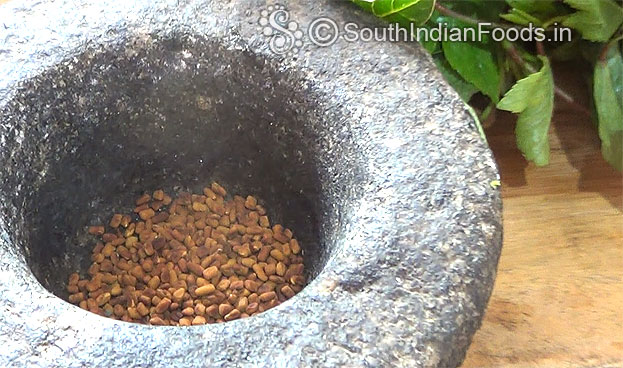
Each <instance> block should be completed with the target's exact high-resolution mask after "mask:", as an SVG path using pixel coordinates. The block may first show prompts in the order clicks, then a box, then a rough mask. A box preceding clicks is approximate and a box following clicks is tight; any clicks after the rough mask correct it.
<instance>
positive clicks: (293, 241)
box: [290, 239, 301, 254]
mask: <svg viewBox="0 0 623 368" xmlns="http://www.w3.org/2000/svg"><path fill="white" fill-rule="evenodd" d="M290 249H291V250H292V253H294V254H299V253H300V252H301V246H300V245H299V242H298V240H296V239H291V240H290Z"/></svg>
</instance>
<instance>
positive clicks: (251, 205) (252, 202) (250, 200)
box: [244, 196, 257, 210]
mask: <svg viewBox="0 0 623 368" xmlns="http://www.w3.org/2000/svg"><path fill="white" fill-rule="evenodd" d="M244 206H245V207H246V208H248V209H250V210H254V209H255V206H257V199H255V197H253V196H248V197H247V199H246V200H245V201H244Z"/></svg>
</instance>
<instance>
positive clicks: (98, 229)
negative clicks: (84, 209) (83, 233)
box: [89, 226, 106, 235]
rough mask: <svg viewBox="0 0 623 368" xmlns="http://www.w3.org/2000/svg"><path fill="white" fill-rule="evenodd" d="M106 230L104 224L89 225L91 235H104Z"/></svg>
mask: <svg viewBox="0 0 623 368" xmlns="http://www.w3.org/2000/svg"><path fill="white" fill-rule="evenodd" d="M105 231H106V229H105V228H104V227H103V226H90V227H89V234H91V235H102V234H104V232H105Z"/></svg>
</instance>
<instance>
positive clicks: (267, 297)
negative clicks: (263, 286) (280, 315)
mask: <svg viewBox="0 0 623 368" xmlns="http://www.w3.org/2000/svg"><path fill="white" fill-rule="evenodd" d="M276 297H277V294H276V293H275V292H274V291H268V292H266V293H263V294H260V301H261V302H267V301H269V300H273V299H275V298H276Z"/></svg>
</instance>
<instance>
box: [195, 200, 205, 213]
mask: <svg viewBox="0 0 623 368" xmlns="http://www.w3.org/2000/svg"><path fill="white" fill-rule="evenodd" d="M207 210H208V206H207V205H206V204H205V203H199V202H193V211H197V212H206V211H207Z"/></svg>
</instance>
